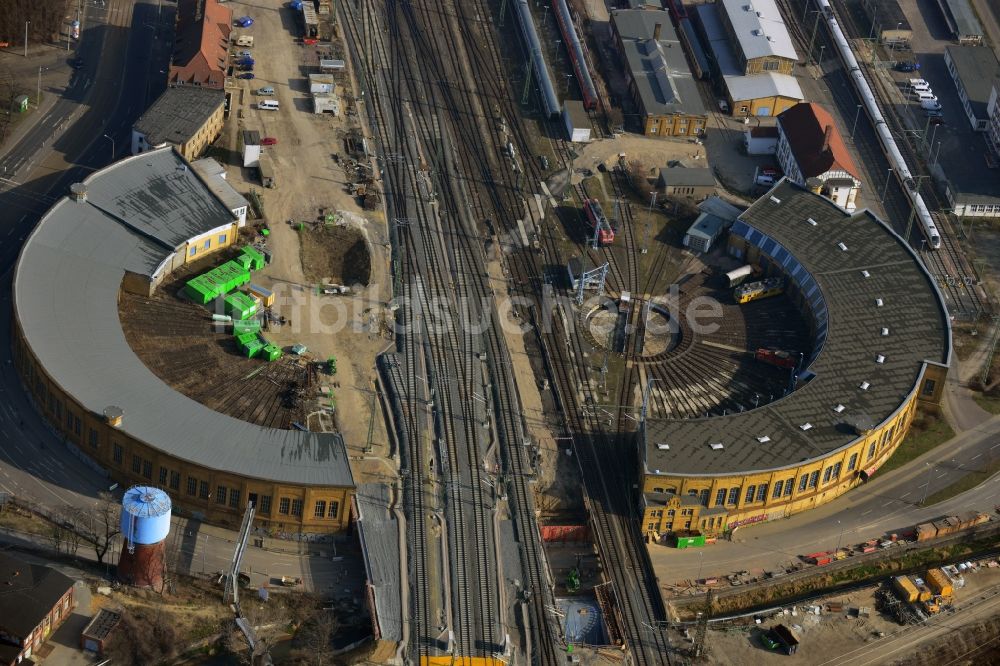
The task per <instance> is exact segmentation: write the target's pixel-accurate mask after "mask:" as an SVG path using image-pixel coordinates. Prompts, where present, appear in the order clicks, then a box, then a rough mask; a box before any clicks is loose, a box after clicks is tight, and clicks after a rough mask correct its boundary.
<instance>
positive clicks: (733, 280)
mask: <svg viewBox="0 0 1000 666" xmlns="http://www.w3.org/2000/svg"><path fill="white" fill-rule="evenodd" d="M751 275H753V266H751V265H750V264H747V265H745V266H740V267H739V268H736V269H734V270H731V271H729V272H728V273H726V286H727V287H729V288H730V289H732V288H733V287H735V286H736V285H739V284H743V283H744V282H746V279H747V278H748V277H750V276H751Z"/></svg>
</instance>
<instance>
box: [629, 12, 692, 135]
mask: <svg viewBox="0 0 1000 666" xmlns="http://www.w3.org/2000/svg"><path fill="white" fill-rule="evenodd" d="M611 18H612V21H613V22H614V24H615V28H616V30H617V31H618V34H619V35H621V38H622V46H623V48H624V50H625V53H624V56H625V61H626V63H627V66H628V68H629V70H631V72H632V78H633V80H634V81H635V85H636V88H637V89H638V91H639V98H640V100H641V103H642V107H643V111H644V112H645V113H646V115H652V116H661V115H670V114H675V113H680V114H685V115H692V116H704V115H705V113H706V111H705V105H704V104H703V103H702V100H701V94H700V92H699V91H698V85H697V83H695V80H694V77H693V76H692V75H691V70H690V69H689V68H688V63H687V59H686V58H685V56H684V48H683V47H682V46H681V43H680V41H679V40H678V39H677V32H676V31H675V30H674V26H673V24H672V23H671V22H670V15H669V14H668V13H667V12H664V11H655V10H644V9H620V10H616V11H613V12H611ZM657 25H659V26H660V38H659V39H658V40H655V39H653V34H654V32H655V30H656V26H657Z"/></svg>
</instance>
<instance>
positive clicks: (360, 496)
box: [354, 483, 403, 641]
mask: <svg viewBox="0 0 1000 666" xmlns="http://www.w3.org/2000/svg"><path fill="white" fill-rule="evenodd" d="M390 496H391V489H390V488H389V486H388V485H386V484H384V483H364V484H362V485H360V486H358V489H357V491H356V492H355V495H354V497H355V501H356V502H357V505H358V536H359V538H360V539H361V546H362V548H361V552H362V554H363V555H364V558H365V574H366V576H367V578H368V582H369V584H371V586H372V591H373V592H374V596H375V615H376V619H377V622H378V628H379V632H380V633H381V635H382V639H383V640H387V641H401V640H403V612H402V601H401V599H400V595H401V593H402V591H401V588H400V557H399V539H400V533H399V523H398V522H397V521H396V518H395V516H394V515H393V512H392V509H390Z"/></svg>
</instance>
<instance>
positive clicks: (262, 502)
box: [35, 237, 340, 519]
mask: <svg viewBox="0 0 1000 666" xmlns="http://www.w3.org/2000/svg"><path fill="white" fill-rule="evenodd" d="M220 238H224V237H220ZM35 382H36V383H35V391H36V393H38V394H39V396H40V397H41V399H42V401H43V404H47V405H48V409H49V412H50V413H52V414H53V415H55V417H56V419H57V421H59V422H62V423H65V427H66V432H67V433H69V434H75V435H76V436H77V437H78V438H79V437H82V432H83V424H82V423H81V421H80V417H79V416H77V415H76V414H73V413H72V412H70V411H69V409H67V410H65V412H66V413H65V419H63V404H62V401H61V400H59V399H58V398H56V397H55V394H54V393H50V392H48V391H47V390H46V386H45V384H44V382H42V381H41V378H40V377H36V380H35ZM88 441H89V444H90V446H91V447H92V448H94V449H97V448H98V447H99V443H100V437H99V434H98V432H97V430H95V429H94V428H88ZM111 458H112V460H113V461H114V463H115V464H116V465H118V466H119V467H122V466H124V464H125V449H124V447H123V446H122V445H121V444H119V443H118V442H112V450H111ZM130 463H131V470H132V473H133V474H135V475H136V476H141V477H143V478H145V479H146V480H147V481H152V480H153V461H151V460H148V459H146V458H144V457H142V456H140V455H138V454H132V457H131V459H130ZM157 480H158V482H159V485H160V486H161V487H163V488H170V489H171V490H175V491H180V487H181V474H180V472H177V471H174V470H171V469H168V468H166V467H160V468H159V470H158V476H157ZM186 490H187V494H188V495H189V496H191V497H197V498H198V499H201V500H203V501H209V500H211V499H212V495H211V488H210V486H209V483H208V481H204V480H199V479H197V478H195V477H193V476H189V477H188V478H187V487H186ZM214 499H215V503H216V504H219V505H226V506H229V508H232V509H239V508H240V500H241V491H240V490H239V489H238V488H227V487H226V486H222V485H220V486H217V487H216V489H215V496H214ZM249 499H250V501H251V502H253V503H254V506H255V507H256V508H257V511H258V513H262V514H265V515H270V513H271V496H270V495H260V496H258V495H257V494H256V493H250V497H249ZM258 500H259V501H258ZM278 513H280V514H283V515H290V516H296V517H301V516H302V500H300V499H292V498H289V497H282V498H280V500H279V503H278ZM339 513H340V503H339V502H336V501H333V500H330V501H327V500H317V501H316V503H315V504H314V506H313V518H330V519H333V518H337V517H338V515H339Z"/></svg>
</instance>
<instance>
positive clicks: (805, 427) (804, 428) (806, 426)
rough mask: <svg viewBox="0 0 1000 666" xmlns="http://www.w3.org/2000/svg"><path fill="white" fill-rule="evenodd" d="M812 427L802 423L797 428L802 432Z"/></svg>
mask: <svg viewBox="0 0 1000 666" xmlns="http://www.w3.org/2000/svg"><path fill="white" fill-rule="evenodd" d="M812 427H813V424H812V423H803V424H802V425H800V426H799V428H801V429H802V430H803V431H805V430H811V429H812Z"/></svg>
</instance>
